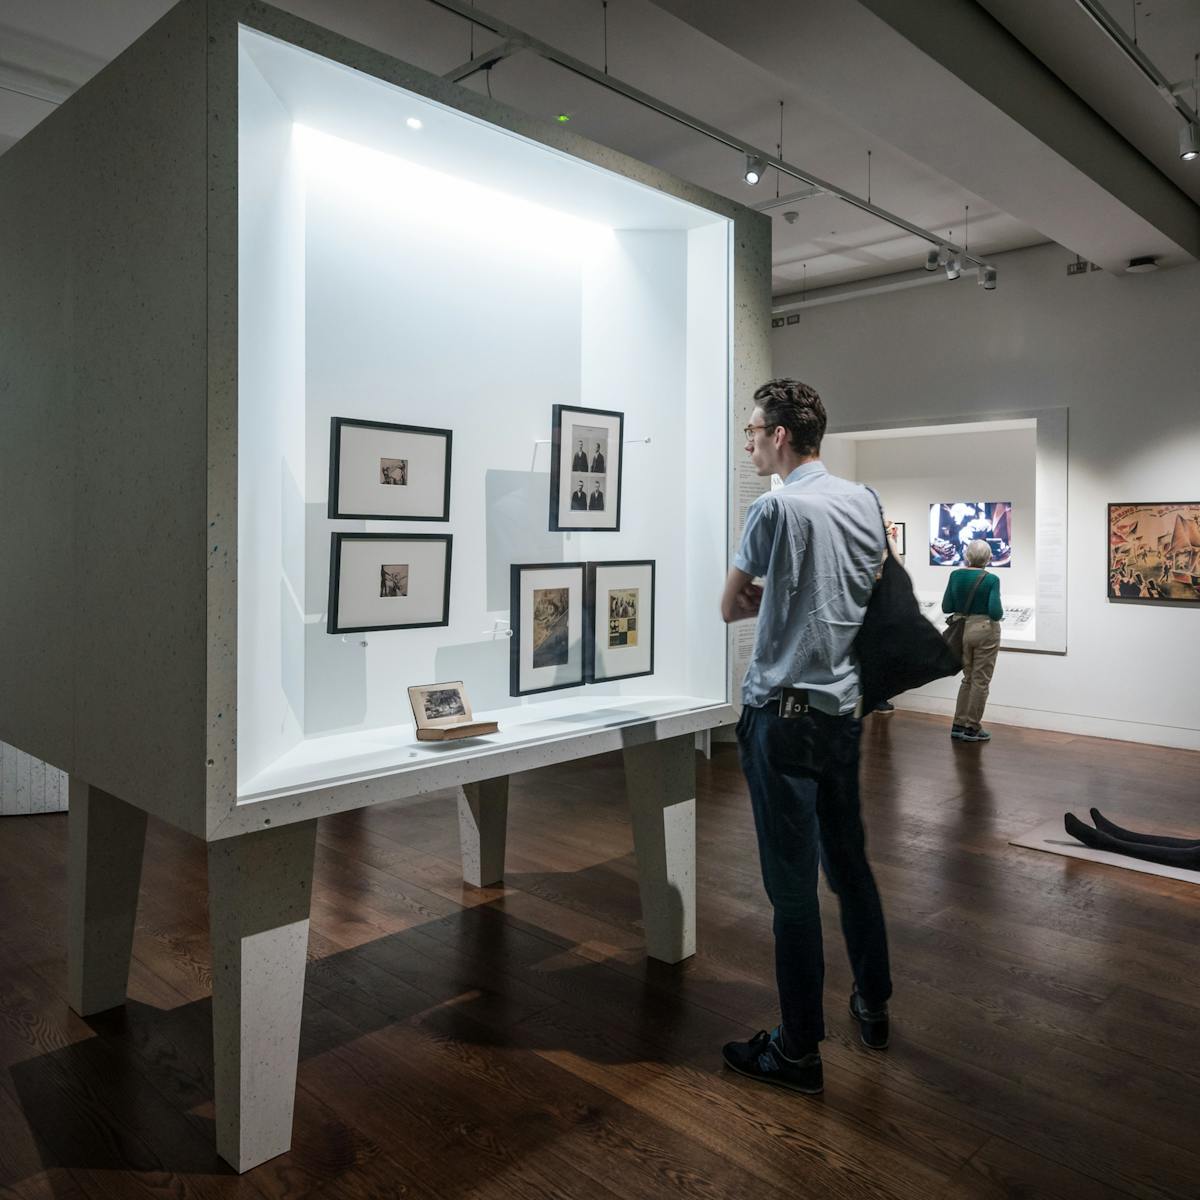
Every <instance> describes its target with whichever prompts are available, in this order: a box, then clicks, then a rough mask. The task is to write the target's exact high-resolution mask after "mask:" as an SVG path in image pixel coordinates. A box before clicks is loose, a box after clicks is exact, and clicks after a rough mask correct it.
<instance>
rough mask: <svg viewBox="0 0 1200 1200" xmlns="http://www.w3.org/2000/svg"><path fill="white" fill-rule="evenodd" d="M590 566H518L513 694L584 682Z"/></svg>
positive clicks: (512, 621)
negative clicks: (586, 576)
mask: <svg viewBox="0 0 1200 1200" xmlns="http://www.w3.org/2000/svg"><path fill="white" fill-rule="evenodd" d="M584 567H585V564H584V563H581V562H572V563H526V564H519V563H514V564H513V566H512V569H511V574H510V585H511V601H512V611H511V613H510V616H509V621H510V624H511V625H512V638H511V640H510V643H509V693H510V695H513V696H528V695H530V694H531V693H533V692H552V691H555V690H556V689H558V688H568V687H578V686H579V685H580V684H581V683H583V682H584V669H583V668H584V649H583V641H584V632H583V631H584V607H585V606H584V600H585V597H584Z"/></svg>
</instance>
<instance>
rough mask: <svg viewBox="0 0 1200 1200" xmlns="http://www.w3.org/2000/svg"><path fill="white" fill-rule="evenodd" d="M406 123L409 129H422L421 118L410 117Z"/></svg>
mask: <svg viewBox="0 0 1200 1200" xmlns="http://www.w3.org/2000/svg"><path fill="white" fill-rule="evenodd" d="M404 123H405V125H407V126H408V127H409V129H420V128H421V124H422V122H421V120H420V118H419V117H409V118H408V120H407V121H405V122H404Z"/></svg>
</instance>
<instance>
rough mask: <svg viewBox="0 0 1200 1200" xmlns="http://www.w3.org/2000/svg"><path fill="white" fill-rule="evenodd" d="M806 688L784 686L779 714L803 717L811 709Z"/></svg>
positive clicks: (788, 716)
mask: <svg viewBox="0 0 1200 1200" xmlns="http://www.w3.org/2000/svg"><path fill="white" fill-rule="evenodd" d="M809 707H810V705H809V703H808V691H807V690H806V689H805V688H784V689H783V690H782V691H781V692H780V693H779V715H780V716H781V717H784V718H792V717H802V716H804V714H805V713H807V712H808V710H809Z"/></svg>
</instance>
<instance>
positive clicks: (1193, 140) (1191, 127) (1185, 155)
mask: <svg viewBox="0 0 1200 1200" xmlns="http://www.w3.org/2000/svg"><path fill="white" fill-rule="evenodd" d="M1179 157H1180V158H1182V159H1183V161H1184V162H1191V161H1192V160H1193V159H1195V158H1200V125H1196V124H1194V123H1191V124H1187V125H1181V126H1180V127H1179Z"/></svg>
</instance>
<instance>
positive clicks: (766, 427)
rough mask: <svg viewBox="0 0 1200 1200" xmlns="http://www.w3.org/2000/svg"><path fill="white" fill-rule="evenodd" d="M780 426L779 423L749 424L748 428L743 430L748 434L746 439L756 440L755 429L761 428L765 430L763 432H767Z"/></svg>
mask: <svg viewBox="0 0 1200 1200" xmlns="http://www.w3.org/2000/svg"><path fill="white" fill-rule="evenodd" d="M778 428H779V426H778V425H747V426H746V428H745V429H743V430H742V432H743V433H744V434H745V435H746V441H748V442H752V441H754V432H755V430H757V429H761V430H762V431H763V433H767V432H769V431H770V430H772V429H778Z"/></svg>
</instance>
